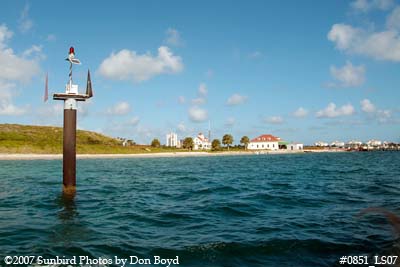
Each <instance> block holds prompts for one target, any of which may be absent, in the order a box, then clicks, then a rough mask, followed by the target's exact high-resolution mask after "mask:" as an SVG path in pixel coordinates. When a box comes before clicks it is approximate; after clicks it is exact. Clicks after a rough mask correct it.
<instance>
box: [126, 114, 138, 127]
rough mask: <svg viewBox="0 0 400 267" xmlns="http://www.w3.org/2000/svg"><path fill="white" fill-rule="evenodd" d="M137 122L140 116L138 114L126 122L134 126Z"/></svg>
mask: <svg viewBox="0 0 400 267" xmlns="http://www.w3.org/2000/svg"><path fill="white" fill-rule="evenodd" d="M139 122H140V118H139V117H138V116H135V117H133V118H132V119H130V120H129V122H128V124H129V125H131V126H136V125H138V124H139Z"/></svg>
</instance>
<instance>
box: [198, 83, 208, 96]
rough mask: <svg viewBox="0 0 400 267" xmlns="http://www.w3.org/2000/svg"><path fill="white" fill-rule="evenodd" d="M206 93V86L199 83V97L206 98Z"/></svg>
mask: <svg viewBox="0 0 400 267" xmlns="http://www.w3.org/2000/svg"><path fill="white" fill-rule="evenodd" d="M207 93H208V90H207V85H206V84H205V83H201V84H200V85H199V95H200V96H206V95H207Z"/></svg>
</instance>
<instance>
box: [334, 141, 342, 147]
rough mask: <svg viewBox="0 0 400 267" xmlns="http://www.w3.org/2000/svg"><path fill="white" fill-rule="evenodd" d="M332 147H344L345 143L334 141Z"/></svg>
mask: <svg viewBox="0 0 400 267" xmlns="http://www.w3.org/2000/svg"><path fill="white" fill-rule="evenodd" d="M331 146H333V147H344V142H342V141H333V142H332V143H331Z"/></svg>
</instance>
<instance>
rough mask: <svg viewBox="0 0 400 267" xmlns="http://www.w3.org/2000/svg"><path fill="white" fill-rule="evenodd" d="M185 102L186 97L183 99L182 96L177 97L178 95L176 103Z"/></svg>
mask: <svg viewBox="0 0 400 267" xmlns="http://www.w3.org/2000/svg"><path fill="white" fill-rule="evenodd" d="M185 102H186V99H185V97H184V96H179V97H178V103H179V104H185Z"/></svg>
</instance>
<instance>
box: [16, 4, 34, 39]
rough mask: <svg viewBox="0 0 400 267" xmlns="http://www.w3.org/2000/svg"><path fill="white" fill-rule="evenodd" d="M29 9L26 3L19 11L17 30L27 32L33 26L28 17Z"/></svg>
mask: <svg viewBox="0 0 400 267" xmlns="http://www.w3.org/2000/svg"><path fill="white" fill-rule="evenodd" d="M29 9H30V6H29V4H28V3H26V4H25V6H24V9H22V11H21V15H20V17H19V20H18V22H19V30H20V31H21V32H22V33H26V32H28V31H29V30H30V29H32V27H33V21H32V20H31V19H30V18H29Z"/></svg>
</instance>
